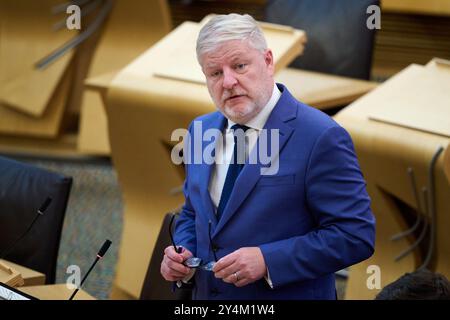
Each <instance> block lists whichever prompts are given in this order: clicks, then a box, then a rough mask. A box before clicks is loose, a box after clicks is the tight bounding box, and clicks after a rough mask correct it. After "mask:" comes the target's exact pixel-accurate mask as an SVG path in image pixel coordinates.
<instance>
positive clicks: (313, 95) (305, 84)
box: [275, 68, 378, 110]
mask: <svg viewBox="0 0 450 320" xmlns="http://www.w3.org/2000/svg"><path fill="white" fill-rule="evenodd" d="M275 81H277V82H280V83H282V84H284V85H286V87H287V88H288V89H289V91H290V92H291V93H292V95H293V96H294V97H295V98H297V99H298V100H300V101H302V102H304V103H306V104H309V105H311V106H313V107H316V108H319V109H321V110H325V109H329V108H334V107H338V106H343V105H346V104H349V103H350V102H353V101H354V100H356V99H357V98H359V97H360V96H362V95H364V94H366V93H367V92H369V91H371V90H372V89H374V88H375V87H376V86H377V85H378V83H376V82H371V81H364V80H356V79H352V78H346V77H339V76H334V75H329V74H324V73H319V72H312V71H305V70H299V69H292V68H286V69H283V70H281V71H280V72H278V73H277V74H276V75H275Z"/></svg>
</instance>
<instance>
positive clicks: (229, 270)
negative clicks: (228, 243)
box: [214, 263, 240, 282]
mask: <svg viewBox="0 0 450 320" xmlns="http://www.w3.org/2000/svg"><path fill="white" fill-rule="evenodd" d="M239 269H240V268H239V266H238V265H237V264H236V263H233V264H231V265H229V266H228V267H226V268H223V269H221V270H220V271H218V272H215V273H214V276H215V277H216V278H219V279H225V278H227V277H231V276H232V277H234V276H233V274H234V273H235V272H236V271H238V270H239ZM233 282H234V281H233Z"/></svg>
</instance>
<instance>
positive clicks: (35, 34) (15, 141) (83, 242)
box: [0, 0, 450, 299]
mask: <svg viewBox="0 0 450 320" xmlns="http://www.w3.org/2000/svg"><path fill="white" fill-rule="evenodd" d="M70 6H76V8H73V7H72V9H70V8H69V7H70ZM77 8H78V9H79V11H77ZM232 12H235V13H248V14H250V15H252V16H253V17H254V18H255V19H256V20H258V21H260V22H267V23H271V24H275V25H277V26H280V25H283V26H287V27H288V28H284V29H283V28H282V27H279V28H278V29H276V28H275V29H273V30H272V29H270V28H269V27H267V28H268V29H267V30H269V31H267V32H270V41H269V45H270V43H277V44H278V42H276V41H280V46H279V47H277V48H274V49H279V52H280V53H279V59H278V61H277V63H278V64H277V81H279V82H282V83H285V84H287V86H288V88H289V89H290V90H291V92H293V93H294V95H295V96H296V97H297V98H298V99H300V100H302V101H303V102H305V103H308V104H310V105H312V106H313V107H316V108H319V109H321V110H322V111H324V112H326V113H328V114H329V115H330V116H334V117H336V120H337V121H338V122H340V123H341V124H342V125H344V127H345V128H346V129H347V130H349V131H350V132H351V134H352V138H353V139H354V141H355V145H356V149H357V152H358V156H359V158H360V161H361V166H362V169H363V172H364V174H365V176H366V178H367V179H368V184H369V192H370V193H371V196H373V197H374V202H375V204H374V212H375V214H376V216H377V221H378V222H379V221H386V224H383V223H381V224H379V230H377V237H380V238H379V239H383V240H381V241H378V238H377V243H379V245H380V247H378V249H377V250H379V251H380V252H381V253H382V254H381V255H380V256H375V257H374V260H372V261H371V262H370V263H368V264H376V265H380V266H381V269H382V270H386V274H389V276H386V277H384V278H382V280H381V282H382V286H384V285H385V284H387V283H389V282H390V281H392V280H394V279H396V278H397V277H398V276H400V275H401V274H403V273H404V272H410V271H413V270H415V269H417V268H418V267H420V266H421V265H423V263H426V266H427V267H428V268H430V269H431V270H433V271H439V272H441V273H443V274H446V275H448V272H449V271H450V269H449V268H450V261H449V259H448V254H450V251H449V250H450V249H449V248H448V247H447V246H446V245H442V243H445V235H444V233H445V232H441V231H442V230H448V227H449V221H448V220H445V219H446V218H445V219H444V218H441V217H442V216H441V213H442V212H444V211H445V210H446V209H447V208H448V207H449V204H448V200H447V199H448V198H446V196H447V195H448V193H449V185H448V181H449V180H448V179H449V178H448V177H449V175H450V174H449V171H450V169H449V167H450V165H449V163H450V161H448V159H449V157H448V156H447V155H448V147H447V146H448V138H449V130H450V125H449V124H448V120H447V119H450V117H449V113H450V105H449V104H450V102H449V101H450V100H446V99H447V98H448V92H450V88H449V87H448V84H449V83H450V81H448V82H446V81H447V80H450V77H449V64H448V61H446V60H450V1H447V0H441V1H439V0H423V1H422V0H414V1H413V0H381V2H380V1H373V0H346V1H333V0H299V1H291V0H272V1H270V0H246V1H244V0H227V1H213V0H164V1H163V0H152V1H148V0H128V1H125V0H115V1H113V0H74V1H64V0H40V1H33V0H0V156H3V157H4V158H7V159H10V160H16V161H18V162H20V163H22V164H26V165H28V166H30V168H31V167H37V168H40V169H43V170H46V171H50V172H52V173H57V174H59V175H61V176H64V177H70V178H72V184H71V187H70V190H69V191H68V192H67V202H65V203H64V204H62V205H61V206H62V207H61V209H60V210H59V211H60V212H55V213H54V214H55V215H57V214H59V217H60V218H61V220H60V225H58V226H56V227H55V230H56V234H55V238H54V240H52V241H54V242H55V243H54V246H53V247H52V248H51V249H48V248H46V247H45V246H44V245H43V246H42V248H41V247H40V249H36V247H33V248H34V250H38V251H39V250H42V251H47V253H48V251H49V250H53V251H55V252H56V253H57V254H56V256H54V257H53V258H52V259H53V260H54V261H53V260H52V261H53V263H54V264H55V266H56V268H55V270H53V271H52V270H50V269H51V268H50V269H49V270H50V271H48V270H45V269H41V270H37V271H40V272H42V273H44V274H46V275H47V284H49V283H48V279H51V278H52V274H53V276H54V281H51V282H55V283H64V282H65V281H66V280H67V277H68V276H69V274H68V273H67V268H68V267H69V266H70V265H78V266H80V268H81V270H82V273H83V271H86V270H87V268H88V267H89V266H90V264H91V263H92V261H93V259H94V258H95V255H96V253H97V251H98V249H99V248H100V246H101V244H102V243H103V241H104V240H105V239H110V240H112V246H111V248H110V250H109V251H108V253H107V254H106V255H105V258H104V259H103V260H102V261H101V262H100V263H99V264H98V265H97V266H96V268H95V269H94V271H93V272H92V274H91V275H90V278H89V279H88V281H87V282H86V283H85V285H84V286H83V289H84V290H85V291H86V292H87V293H88V294H90V295H91V296H93V297H94V298H97V299H138V298H152V299H156V298H170V296H168V295H165V294H167V293H166V292H165V291H164V290H167V284H165V283H164V282H163V281H162V279H158V278H157V277H158V273H159V268H158V264H159V263H160V261H161V258H162V256H161V251H158V250H160V249H161V248H160V245H161V244H163V243H165V242H164V241H166V242H167V241H168V239H167V233H166V232H165V230H167V226H166V225H164V224H163V222H164V217H165V215H166V214H167V213H168V212H176V211H177V210H178V209H179V206H180V205H181V204H182V203H183V197H182V195H181V193H180V188H179V187H180V185H181V184H182V182H183V179H184V173H183V170H182V168H181V167H179V166H176V165H174V164H172V163H171V161H170V152H171V149H172V147H173V145H174V143H173V142H172V141H170V133H171V132H172V130H174V129H176V128H184V127H186V126H187V124H188V123H189V121H190V120H192V119H193V118H194V117H195V116H196V115H199V114H201V113H206V112H210V111H213V110H214V106H213V105H212V102H211V101H210V100H209V97H208V94H207V90H206V87H205V85H204V83H202V82H195V81H191V80H189V79H183V74H180V76H179V77H178V74H177V72H178V71H179V70H178V69H177V66H179V65H180V64H181V63H183V64H184V65H187V69H189V68H190V69H189V70H188V71H186V72H187V73H192V74H195V72H198V66H196V65H195V63H193V62H192V61H194V62H195V57H194V56H193V54H194V53H193V46H194V41H195V37H196V34H197V32H198V30H199V25H201V23H202V21H204V19H205V17H206V16H208V15H209V14H226V13H232ZM78 13H79V14H80V16H77V14H78ZM187 21H190V22H187ZM78 22H79V26H78V27H79V28H78V27H77V23H78ZM296 31H301V32H302V33H299V32H296ZM265 32H266V29H265ZM281 41H283V42H281ZM188 56H192V60H189V61H188V60H187V59H188V58H186V57H188ZM436 58H438V59H436ZM185 59H186V60H185ZM176 60H179V64H177V63H175V62H176ZM436 61H438V62H436ZM412 64H414V65H418V66H420V67H421V68H420V72H425V73H426V74H425V73H424V75H422V74H419V75H417V78H415V77H414V76H413V75H411V76H410V75H409V73H408V74H406V75H405V70H407V71H408V70H409V69H408V68H409V67H410V66H411V65H412ZM424 66H427V67H426V68H425V67H424ZM422 67H423V68H422ZM422 69H423V70H422ZM425 69H426V70H425ZM430 70H431V71H430ZM408 72H409V71H408ZM417 72H419V71H417ZM433 72H434V73H433ZM429 73H430V74H429ZM399 74H400V76H402V77H403V78H400V79H399V80H397V79H398V78H396V77H397V76H398V75H399ZM391 79H393V80H395V81H396V82H395V83H394V82H390V81H389V80H391ZM415 79H427V82H426V83H425V84H421V83H418V82H417V81H415ZM397 82H400V83H401V84H399V85H398V86H396V85H395V84H396V83H397ZM390 85H392V87H390ZM399 88H400V89H399ZM447 89H448V91H447ZM377 90H378V91H377ZM382 90H383V91H382ZM435 90H436V91H435ZM387 91H388V92H391V93H392V92H396V95H395V98H392V96H390V95H387V93H386V92H387ZM417 92H420V94H421V96H422V98H423V99H424V101H430V105H435V106H438V109H429V106H428V105H427V106H425V105H423V104H422V108H421V109H420V108H419V107H418V109H415V108H414V106H412V107H411V108H412V109H408V104H409V103H410V102H411V101H419V100H418V99H419V98H417V97H415V96H414V93H417ZM369 95H370V96H369ZM367 97H369V98H367ZM372 98H373V99H375V100H374V101H375V102H372V100H370V101H368V100H369V99H372ZM361 99H362V100H361ZM365 99H367V100H365ZM433 99H434V100H433ZM366 101H367V102H366ZM384 101H389V102H390V103H394V102H395V104H396V105H395V106H397V105H398V106H399V107H398V109H396V110H398V113H397V114H396V115H395V116H397V117H398V118H401V119H405V117H404V114H405V110H410V112H408V111H406V113H413V114H414V119H412V120H411V121H410V122H408V123H406V124H405V123H400V122H401V121H400V122H398V123H397V122H395V121H396V120H395V121H394V120H392V119H391V118H389V119H385V118H383V116H385V115H381V116H380V117H381V118H382V119H381V120H380V119H378V121H372V122H375V123H377V124H374V127H373V128H372V127H370V128H369V126H368V125H366V122H364V121H366V120H367V119H368V118H370V117H372V118H377V117H376V116H374V115H365V116H364V117H362V116H361V112H362V111H361V110H366V109H365V108H366V105H367V110H369V109H370V108H374V107H373V106H374V105H377V104H383V102H384ZM420 101H422V100H420ZM427 108H428V109H427ZM391 109H392V108H391ZM354 110H357V111H355V113H353V111H354ZM370 110H372V109H370ZM427 110H428V111H427ZM416 111H417V112H416ZM368 112H369V111H368ZM370 112H371V111H370ZM423 113H425V114H428V116H430V114H431V115H434V117H433V118H431V119H428V118H426V116H423ZM362 119H363V120H362ZM396 119H397V118H396ZM421 121H423V122H424V123H425V124H423V125H422V122H421ZM372 122H371V124H372ZM379 122H383V124H382V125H380V127H375V126H377V125H378V123H379ZM386 123H391V125H392V123H397V124H398V126H399V127H401V129H398V130H399V131H395V132H394V131H393V132H394V133H393V134H394V135H395V137H401V139H400V138H398V140H401V142H396V143H393V142H392V139H391V138H386V139H387V140H383V139H384V138H385V137H383V139H382V138H380V137H379V136H378V134H379V133H380V132H386V130H385V129H384V128H385V127H383V125H384V126H388V125H387V124H386ZM389 130H390V129H389ZM389 130H388V131H389ZM395 130H397V129H395ZM402 130H403V131H402ZM408 130H411V131H413V133H410V131H408ZM415 134H417V136H415ZM410 139H413V141H411V140H410ZM369 141H370V142H369ZM373 141H377V143H379V145H378V144H377V145H372V144H371V143H372V142H373ZM385 141H386V142H385ZM405 141H406V142H405ZM417 141H420V143H417ZM389 143H392V146H391V145H389ZM402 143H405V147H404V148H406V149H407V150H408V151H407V152H406V151H404V150H406V149H402V148H403V147H402ZM437 145H440V146H442V147H443V151H440V152H441V153H440V154H437V156H436V157H438V156H439V155H440V157H439V158H437V160H436V161H437V162H436V163H434V164H433V165H434V167H431V168H432V169H431V172H434V173H435V174H436V175H437V177H434V178H432V177H431V176H427V174H428V172H429V165H430V161H431V158H432V156H433V155H435V153H434V152H435V150H436V146H437ZM377 146H385V147H386V148H385V149H383V148H384V147H379V148H378V147H377ZM380 150H381V151H380ZM392 150H397V153H396V152H395V151H392ZM401 150H403V152H401ZM377 157H380V158H382V159H384V160H383V161H386V163H385V162H383V161H380V162H378V163H375V164H373V163H372V162H373V161H375V160H376V159H378V158H377ZM445 159H446V160H445ZM371 161H372V162H371ZM408 161H410V162H411V163H409V162H408ZM393 164H395V165H393ZM377 166H379V167H377ZM0 167H1V162H0ZM376 167H377V168H376ZM410 167H413V168H414V172H415V173H416V181H417V183H416V184H417V185H418V186H417V187H416V188H414V187H413V189H411V188H410V185H409V182H408V181H410V180H408V179H409V178H408V174H407V173H406V172H407V169H408V168H410ZM27 168H29V167H27ZM27 170H28V169H27ZM399 171H401V172H402V175H401V176H400V177H398V176H396V175H395V174H393V173H396V172H399ZM377 173H378V174H377ZM379 176H383V177H384V176H386V177H389V179H388V180H389V183H388V182H384V180H383V181H382V179H381V178H379ZM430 179H431V180H430ZM433 179H434V180H437V182H436V183H434V182H433ZM0 180H2V178H1V177H0ZM13 180H14V179H13ZM391 180H397V182H396V181H391ZM386 181H387V180H386ZM398 181H401V182H398ZM430 181H431V182H430ZM0 184H2V187H3V188H5V190H6V189H10V188H11V185H12V180H9V181H8V179H6V178H5V179H3V182H0ZM372 184H373V188H372V187H370V186H371V185H372ZM420 185H426V187H428V193H430V194H432V196H433V198H430V196H429V195H427V194H426V192H425V195H424V197H425V198H424V200H423V199H422V198H421V197H422V194H421V195H420V196H419V198H420V199H421V200H419V201H418V200H417V197H414V190H416V189H418V190H419V193H420V192H421V191H420V190H421V189H420ZM377 188H380V190H383V192H384V193H383V194H382V195H378V193H377V192H379V191H378V189H377ZM43 189H45V187H43ZM430 189H431V191H430ZM411 190H413V191H411ZM41 191H42V193H45V190H41ZM18 192H19V191H18ZM20 192H25V193H27V192H28V191H24V190H21V191H20ZM29 192H30V195H35V196H36V197H38V196H37V191H36V190H33V191H29ZM432 192H434V193H432ZM380 194H381V193H380ZM434 195H436V197H434ZM427 197H428V198H427ZM0 201H6V200H5V199H3V200H2V198H1V197H0ZM36 201H37V202H39V201H38V200H36ZM387 202H389V203H388V204H386V203H387ZM377 203H380V205H378V204H377ZM430 204H434V206H432V207H430ZM429 207H430V210H427V208H429ZM2 208H4V210H5V211H6V210H9V207H8V206H7V205H5V207H2ZM26 210H28V211H29V212H35V208H34V207H31V205H30V207H29V208H23V209H22V211H26ZM391 211H392V212H391ZM3 214H4V213H3V212H0V215H3ZM11 214H12V213H11ZM385 215H386V216H389V217H390V218H389V219H388V218H384V216H385ZM32 216H33V215H32V214H31V215H30V213H28V215H25V217H26V218H18V220H20V221H16V220H17V219H16V220H14V221H16V223H20V224H21V226H22V228H25V227H26V226H27V225H28V222H25V221H28V220H29V219H30V217H32ZM419 218H420V219H421V220H420V221H419ZM1 219H2V217H1V216H0V233H2V234H3V238H1V237H0V249H2V250H3V249H4V247H6V244H5V243H10V242H11V241H13V239H14V238H17V236H18V235H17V234H15V232H17V231H16V230H20V229H21V228H20V227H18V228H9V227H8V226H7V225H6V224H5V222H3V221H2V220H1ZM27 219H28V220H27ZM42 219H44V217H43V218H42ZM383 219H386V220H383ZM440 219H444V220H440ZM6 221H10V220H6ZM11 221H12V220H11ZM58 221H59V220H58ZM418 221H419V222H418ZM42 224H44V222H42ZM385 225H386V227H384V226H385ZM392 226H395V227H393V229H389V228H391V227H392ZM437 226H439V227H437ZM36 228H37V229H36V230H34V231H33V232H35V233H36V234H33V237H34V238H33V239H34V240H33V246H36V245H37V243H39V242H40V241H42V242H43V241H44V238H43V237H42V234H40V232H41V231H39V226H38V224H37V225H36ZM386 228H387V229H386ZM384 230H387V231H384ZM405 230H406V231H407V232H408V230H409V233H407V234H405V235H404V236H403V237H399V239H400V238H401V239H400V241H397V242H395V243H394V242H393V243H392V244H391V242H390V241H392V240H391V236H393V235H395V234H396V233H397V234H398V233H399V232H405ZM411 230H412V231H411ZM160 231H161V233H160ZM441 237H442V238H441ZM30 238H32V237H30ZM416 242H417V243H416ZM377 245H378V244H377ZM28 246H29V247H28V248H27V245H26V244H24V245H21V246H18V247H17V250H18V251H17V252H11V254H10V256H7V257H5V259H6V260H10V261H12V262H15V263H17V264H21V265H24V266H27V267H30V268H32V269H33V268H34V269H35V268H40V267H39V266H38V264H33V263H34V262H30V261H28V260H27V259H23V257H24V256H25V255H26V252H27V251H26V250H29V249H30V247H31V246H32V244H28ZM410 247H412V249H409V248H410ZM383 248H390V249H389V250H392V252H391V251H389V253H388V251H387V249H386V250H385V251H383ZM437 248H438V249H437ZM383 252H384V253H385V254H383ZM402 252H404V255H403V257H400V258H398V256H397V255H398V254H399V253H402ZM438 253H439V254H438ZM396 257H397V258H398V259H397V260H396ZM405 257H406V258H405ZM36 259H38V258H36ZM366 267H367V265H364V268H363V267H360V269H358V268H355V269H354V273H353V274H354V276H353V277H354V278H353V279H356V280H353V284H352V283H351V281H350V280H349V277H352V272H351V270H341V271H340V272H338V273H337V277H336V279H337V280H336V281H337V289H338V297H339V298H340V299H344V298H348V299H358V298H360V299H371V298H373V297H374V295H375V293H376V292H378V291H379V290H380V287H377V288H376V289H375V291H373V290H371V289H368V288H367V286H366V281H365V279H366V278H367V277H368V276H369V275H370V274H368V273H367V272H366ZM383 268H384V269H383ZM42 284H43V283H42ZM349 285H350V287H349ZM348 288H350V289H351V290H350V289H349V290H348V291H346V290H347V289H348ZM158 294H160V296H158Z"/></svg>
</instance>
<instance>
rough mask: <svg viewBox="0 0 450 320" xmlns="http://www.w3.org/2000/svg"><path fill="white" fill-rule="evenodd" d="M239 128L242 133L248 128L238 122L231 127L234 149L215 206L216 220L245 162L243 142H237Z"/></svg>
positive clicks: (219, 216)
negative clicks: (216, 205)
mask: <svg viewBox="0 0 450 320" xmlns="http://www.w3.org/2000/svg"><path fill="white" fill-rule="evenodd" d="M239 129H240V130H242V131H241V132H240V133H241V134H242V135H243V134H245V131H247V130H248V129H249V128H248V127H247V126H243V125H240V124H235V125H234V126H232V127H231V130H233V135H234V150H233V156H232V157H231V163H230V165H229V166H228V171H227V177H226V178H225V183H224V185H223V189H222V195H221V196H220V202H219V206H218V207H217V220H219V219H220V218H221V217H222V213H223V211H224V210H225V207H226V205H227V203H228V199H229V198H230V195H231V192H232V191H233V187H234V183H235V182H236V179H237V177H238V176H239V173H240V172H241V170H242V168H243V167H244V164H245V143H238V138H237V137H238V135H239V131H237V130H239ZM244 141H245V139H244ZM238 148H239V152H238ZM238 156H239V158H238Z"/></svg>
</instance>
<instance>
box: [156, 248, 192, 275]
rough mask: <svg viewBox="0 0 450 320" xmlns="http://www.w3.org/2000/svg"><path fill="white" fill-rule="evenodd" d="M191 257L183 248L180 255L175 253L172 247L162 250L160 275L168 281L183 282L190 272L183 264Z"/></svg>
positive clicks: (190, 253)
mask: <svg viewBox="0 0 450 320" xmlns="http://www.w3.org/2000/svg"><path fill="white" fill-rule="evenodd" d="M190 257H192V252H190V251H189V250H188V249H186V248H183V250H182V251H181V253H177V252H176V251H175V248H174V247H173V246H168V247H167V248H166V249H165V250H164V258H163V261H162V262H161V274H162V276H163V278H164V279H166V280H168V281H178V280H183V279H184V278H185V277H186V276H187V275H188V274H189V272H190V271H191V269H190V268H188V267H186V266H185V265H184V264H183V262H184V261H185V260H186V259H188V258H190Z"/></svg>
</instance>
